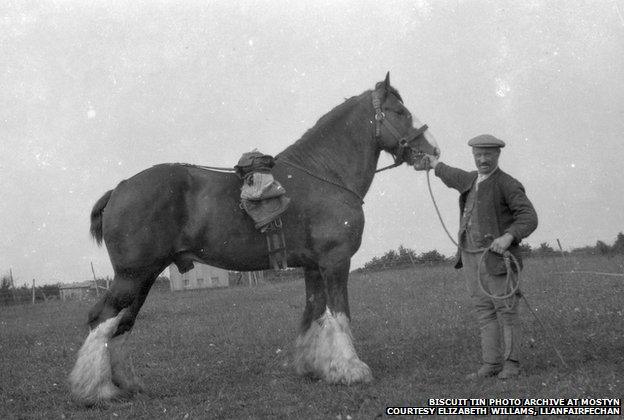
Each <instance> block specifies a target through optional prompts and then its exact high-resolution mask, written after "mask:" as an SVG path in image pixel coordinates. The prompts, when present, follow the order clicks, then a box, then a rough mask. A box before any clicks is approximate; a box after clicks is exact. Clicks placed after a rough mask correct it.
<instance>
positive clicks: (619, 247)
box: [611, 232, 624, 254]
mask: <svg viewBox="0 0 624 420" xmlns="http://www.w3.org/2000/svg"><path fill="white" fill-rule="evenodd" d="M611 252H613V253H615V254H624V233H622V232H620V233H618V234H617V237H616V238H615V242H614V243H613V246H612V247H611Z"/></svg>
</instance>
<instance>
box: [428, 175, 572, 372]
mask: <svg viewBox="0 0 624 420" xmlns="http://www.w3.org/2000/svg"><path fill="white" fill-rule="evenodd" d="M429 172H430V170H427V187H428V189H429V195H430V196H431V201H432V202H433V207H434V208H435V211H436V213H437V215H438V219H439V220H440V223H441V224H442V227H443V228H444V231H445V232H446V235H447V236H448V237H449V239H450V240H451V242H453V244H455V246H457V248H459V249H461V250H463V251H464V252H467V253H470V254H478V253H481V258H480V259H479V267H478V269H477V283H478V284H479V287H480V288H481V291H482V292H483V293H484V294H485V295H486V296H488V297H489V298H491V299H507V298H509V297H512V296H514V295H516V293H517V294H518V295H519V296H520V298H521V299H522V300H523V301H524V303H525V304H526V306H527V308H528V309H529V312H531V314H532V315H533V317H534V318H535V320H536V321H537V323H538V324H539V325H540V327H541V328H542V331H543V332H544V334H545V335H546V337H548V338H549V339H550V340H548V341H549V343H550V345H551V346H552V348H553V349H554V350H555V353H557V357H559V360H560V361H561V363H562V364H563V366H565V367H568V364H567V363H566V362H565V360H564V359H563V356H562V355H561V352H560V351H559V349H558V348H557V346H556V345H555V342H554V339H553V334H552V329H550V331H549V329H547V328H546V325H544V323H543V322H542V320H541V319H540V318H539V317H538V316H537V314H536V313H535V311H534V310H533V308H532V307H531V305H530V304H529V301H528V300H527V298H526V296H524V294H523V293H521V292H520V264H519V263H518V260H517V259H516V257H515V256H514V255H513V254H512V253H511V252H509V251H505V252H504V253H503V257H504V261H505V268H506V269H507V290H508V291H509V292H508V293H506V294H504V295H500V296H497V295H493V294H491V293H489V292H488V291H486V290H485V287H484V286H483V280H482V279H481V266H482V265H483V261H484V259H485V255H486V254H487V252H488V249H489V248H476V249H467V248H464V247H462V246H460V245H459V244H458V243H457V242H456V241H455V239H453V236H452V235H451V234H450V233H449V231H448V229H447V228H446V225H445V224H444V220H443V219H442V215H441V214H440V209H439V208H438V204H437V203H436V200H435V197H434V196H433V191H432V190H431V179H430V177H429ZM510 259H511V260H512V261H513V263H514V264H515V266H516V270H517V272H518V277H517V280H516V281H515V282H514V281H513V276H512V275H511V272H512V269H511V262H510ZM514 283H515V284H514ZM505 304H507V302H505Z"/></svg>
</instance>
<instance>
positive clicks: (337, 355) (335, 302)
mask: <svg viewBox="0 0 624 420" xmlns="http://www.w3.org/2000/svg"><path fill="white" fill-rule="evenodd" d="M349 266H350V260H349V259H346V260H343V261H341V262H340V263H339V264H331V265H325V266H322V267H321V268H320V269H306V272H305V282H306V309H305V312H304V316H303V321H302V325H301V333H300V335H299V337H298V338H297V342H296V346H295V369H296V371H297V373H298V374H300V375H311V376H314V377H318V378H321V379H323V380H325V381H327V382H329V383H340V384H347V385H348V384H352V383H356V382H370V381H371V380H372V378H373V376H372V373H371V370H370V368H369V367H368V366H367V365H366V364H365V363H364V362H362V361H361V360H360V359H359V357H358V355H357V353H356V352H355V347H354V345H353V335H352V334H351V328H350V326H349V323H350V315H349V299H348V294H347V280H348V277H349Z"/></svg>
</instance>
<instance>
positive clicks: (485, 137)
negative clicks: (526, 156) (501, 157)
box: [468, 134, 505, 147]
mask: <svg viewBox="0 0 624 420" xmlns="http://www.w3.org/2000/svg"><path fill="white" fill-rule="evenodd" d="M468 146H470V147H505V142H504V141H502V140H501V139H497V138H496V137H494V136H492V135H490V134H481V135H480V136H477V137H474V138H472V139H470V140H468Z"/></svg>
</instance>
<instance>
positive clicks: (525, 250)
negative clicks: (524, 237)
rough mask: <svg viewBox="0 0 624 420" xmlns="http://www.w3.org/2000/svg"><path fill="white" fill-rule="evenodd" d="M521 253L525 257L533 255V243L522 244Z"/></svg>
mask: <svg viewBox="0 0 624 420" xmlns="http://www.w3.org/2000/svg"><path fill="white" fill-rule="evenodd" d="M520 253H521V254H522V255H523V256H525V257H529V256H531V254H532V253H533V250H532V249H531V245H529V244H520Z"/></svg>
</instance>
